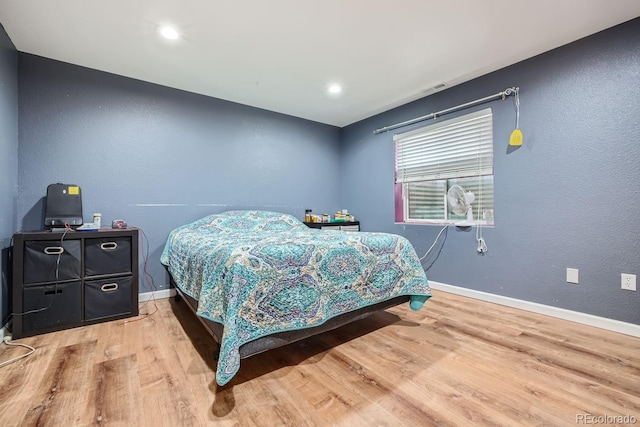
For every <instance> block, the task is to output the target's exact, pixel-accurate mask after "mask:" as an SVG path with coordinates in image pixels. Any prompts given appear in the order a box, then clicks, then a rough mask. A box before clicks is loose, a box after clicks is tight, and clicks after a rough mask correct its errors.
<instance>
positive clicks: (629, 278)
mask: <svg viewBox="0 0 640 427" xmlns="http://www.w3.org/2000/svg"><path fill="white" fill-rule="evenodd" d="M620 276H621V281H622V289H625V290H627V291H635V290H636V275H635V274H625V273H622V274H621V275H620Z"/></svg>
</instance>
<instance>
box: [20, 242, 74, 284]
mask: <svg viewBox="0 0 640 427" xmlns="http://www.w3.org/2000/svg"><path fill="white" fill-rule="evenodd" d="M60 252H62V253H60ZM80 255H81V249H80V240H65V241H63V242H62V243H60V241H59V240H46V241H33V242H25V244H24V273H23V274H24V279H23V282H24V284H25V285H26V284H29V283H42V282H55V281H56V280H57V281H63V280H70V279H79V278H80ZM58 257H60V262H58ZM56 269H57V270H58V277H57V278H56Z"/></svg>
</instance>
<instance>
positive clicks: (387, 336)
mask: <svg viewBox="0 0 640 427" xmlns="http://www.w3.org/2000/svg"><path fill="white" fill-rule="evenodd" d="M157 305H158V308H159V310H158V312H157V313H155V314H154V315H153V316H151V317H149V318H146V319H144V320H140V321H136V322H128V323H125V321H123V320H118V321H114V322H109V323H103V324H99V325H93V326H87V327H82V328H77V329H71V330H67V331H61V332H55V333H51V334H46V335H40V336H36V337H30V338H25V339H22V340H20V341H19V342H24V343H27V344H30V345H33V346H35V347H36V348H37V351H36V352H35V353H34V354H33V355H31V356H30V357H28V358H26V359H23V360H21V361H19V362H16V363H14V364H12V365H9V366H6V367H4V368H0V426H36V425H37V426H65V427H68V426H76V425H82V426H84V425H110V426H183V425H184V426H199V425H213V424H215V425H220V426H225V425H229V426H232V425H235V426H252V425H256V426H374V425H378V426H428V425H436V426H446V425H451V426H469V425H504V426H517V425H557V426H566V425H576V424H580V423H582V424H586V422H581V421H586V420H587V415H586V414H591V415H593V416H609V417H618V416H619V417H624V416H633V417H636V419H637V421H636V423H637V425H640V339H638V338H633V337H630V336H626V335H621V334H617V333H613V332H608V331H604V330H600V329H596V328H592V327H587V326H583V325H579V324H575V323H571V322H567V321H562V320H558V319H553V318H550V317H545V316H541V315H536V314H532V313H528V312H524V311H520V310H516V309H510V308H506V307H502V306H499V305H494V304H490V303H486V302H481V301H476V300H472V299H468V298H465V297H460V296H456V295H452V294H447V293H444V292H438V291H434V297H433V298H432V299H431V300H430V301H428V302H427V303H426V305H425V306H424V307H423V308H422V309H421V310H420V311H417V312H413V311H411V310H410V309H409V307H408V306H407V305H402V306H400V307H395V308H393V309H391V310H388V311H387V312H381V313H378V314H375V315H373V316H370V317H368V318H366V319H363V320H361V321H358V322H355V323H353V324H350V325H347V326H345V327H342V328H340V329H337V330H335V331H332V332H329V333H325V334H323V335H320V336H316V337H313V338H310V339H307V340H305V341H302V342H299V343H295V344H291V345H289V346H286V347H282V348H280V349H276V350H272V351H270V352H267V353H263V354H260V355H256V356H254V357H251V358H249V359H245V360H243V361H242V366H241V368H240V372H239V373H238V375H237V376H236V377H235V378H234V380H233V381H232V382H231V383H230V384H229V385H227V386H225V387H218V386H217V385H216V383H215V362H214V360H213V358H212V355H213V352H214V350H215V347H214V345H213V343H212V340H211V338H210V337H209V335H208V334H207V333H206V332H205V330H204V329H203V328H202V326H201V325H200V324H199V322H198V321H197V320H196V319H195V317H194V316H193V315H192V313H191V312H189V311H188V310H187V309H186V308H185V306H184V304H183V303H176V302H174V301H173V300H172V299H165V300H159V301H158V303H157ZM150 308H153V307H152V305H148V306H147V307H144V308H142V309H141V312H147V311H148V310H149V309H150ZM128 320H131V319H128ZM23 351H25V350H23V349H17V348H9V347H7V346H6V345H4V344H3V345H2V346H1V347H0V361H3V360H6V359H8V358H10V357H12V356H14V355H16V354H19V353H21V352H23ZM592 420H593V419H592ZM596 420H597V419H596ZM627 420H629V418H627ZM631 420H633V418H631ZM608 421H621V422H618V424H622V423H623V422H624V419H622V418H619V419H617V418H613V419H612V418H609V420H608ZM610 425H611V423H610Z"/></svg>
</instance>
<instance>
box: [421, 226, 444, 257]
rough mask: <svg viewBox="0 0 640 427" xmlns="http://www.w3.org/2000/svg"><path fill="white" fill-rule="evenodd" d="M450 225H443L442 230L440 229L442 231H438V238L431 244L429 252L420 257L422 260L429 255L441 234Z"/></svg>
mask: <svg viewBox="0 0 640 427" xmlns="http://www.w3.org/2000/svg"><path fill="white" fill-rule="evenodd" d="M448 227H449V225H448V224H447V225H445V226H444V227H442V230H440V232H439V233H438V235H437V236H436V239H435V240H434V241H433V243H432V244H431V246H430V247H429V249H427V252H425V254H424V255H423V256H422V257H421V258H420V261H422V260H423V259H425V258H426V257H427V255H429V252H431V250H432V249H433V247H434V246H435V245H436V243H437V242H438V239H439V238H440V235H441V234H442V233H443V232H444V231H445V230H446V229H447V228H448Z"/></svg>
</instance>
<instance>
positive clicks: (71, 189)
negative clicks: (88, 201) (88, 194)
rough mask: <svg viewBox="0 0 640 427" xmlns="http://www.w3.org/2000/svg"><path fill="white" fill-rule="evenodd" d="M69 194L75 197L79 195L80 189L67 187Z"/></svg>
mask: <svg viewBox="0 0 640 427" xmlns="http://www.w3.org/2000/svg"><path fill="white" fill-rule="evenodd" d="M69 194H75V195H76V196H77V195H78V194H80V187H77V186H74V187H69Z"/></svg>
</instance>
